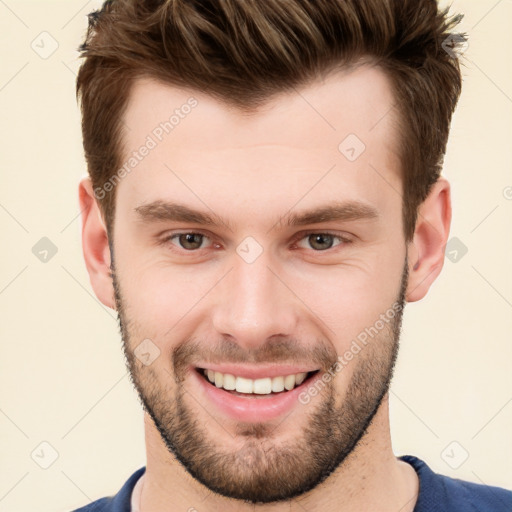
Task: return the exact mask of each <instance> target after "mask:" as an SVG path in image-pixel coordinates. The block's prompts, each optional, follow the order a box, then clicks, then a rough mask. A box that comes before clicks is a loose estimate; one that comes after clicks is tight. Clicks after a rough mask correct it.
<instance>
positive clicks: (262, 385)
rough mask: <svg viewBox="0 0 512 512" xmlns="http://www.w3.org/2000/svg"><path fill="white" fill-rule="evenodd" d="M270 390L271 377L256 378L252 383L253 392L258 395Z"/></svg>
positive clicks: (267, 392) (266, 393) (265, 393)
mask: <svg viewBox="0 0 512 512" xmlns="http://www.w3.org/2000/svg"><path fill="white" fill-rule="evenodd" d="M271 391H272V379H271V378H270V377H267V378H265V379H256V380H255V381H254V384H253V393H257V394H258V395H268V394H269V393H270V392H271Z"/></svg>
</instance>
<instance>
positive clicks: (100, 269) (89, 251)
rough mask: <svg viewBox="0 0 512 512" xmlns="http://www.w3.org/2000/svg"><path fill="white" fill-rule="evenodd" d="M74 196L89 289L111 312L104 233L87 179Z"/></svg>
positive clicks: (105, 234)
mask: <svg viewBox="0 0 512 512" xmlns="http://www.w3.org/2000/svg"><path fill="white" fill-rule="evenodd" d="M78 196H79V201H80V211H81V212H82V251H83V255H84V260H85V265H86V267H87V272H88V273H89V279H90V282H91V286H92V288H93V290H94V293H95V294H96V296H97V297H98V299H99V300H100V301H101V302H102V303H103V304H104V305H105V306H107V307H109V308H112V309H115V300H114V287H113V284H112V277H111V273H110V262H111V255H110V247H109V244H108V233H107V229H106V226H105V223H104V220H103V217H102V215H101V210H100V208H99V205H98V201H97V199H96V197H95V196H94V191H93V187H92V183H91V180H90V178H89V177H87V178H83V179H82V180H81V181H80V184H79V187H78Z"/></svg>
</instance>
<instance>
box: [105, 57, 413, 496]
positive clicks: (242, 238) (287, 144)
mask: <svg viewBox="0 0 512 512" xmlns="http://www.w3.org/2000/svg"><path fill="white" fill-rule="evenodd" d="M191 96H194V98H195V99H196V100H197V104H196V105H195V106H194V107H193V108H182V106H183V105H186V104H187V100H189V98H190V97H191ZM188 104H189V105H190V104H191V103H188ZM392 104H393V98H392V94H391V90H390V86H389V84H388V82H387V80H386V79H385V77H384V75H383V74H382V73H381V72H380V71H379V70H377V69H376V68H370V67H362V68H360V69H358V70H356V71H354V72H352V73H338V74H336V75H332V76H331V77H329V78H328V79H327V80H326V81H325V82H323V83H321V82H319V83H317V84H315V85H313V86H310V87H308V88H307V89H302V90H301V91H300V94H299V93H296V94H295V93H294V94H289V95H282V96H280V97H278V98H276V99H275V101H272V102H271V103H269V104H268V105H267V106H266V107H265V108H263V109H261V111H259V112H258V113H257V114H255V115H252V116H243V115H241V114H240V113H239V112H237V111H236V110H234V109H228V108H227V107H225V106H223V105H222V104H220V103H218V102H216V101H215V100H214V99H212V98H208V97H206V96H204V95H201V94H196V93H191V92H190V91H184V90H179V89H177V88H173V87H170V86H165V85H162V84H157V83H155V82H151V81H148V80H145V81H139V82H138V83H137V84H136V85H135V87H134V88H133V91H132V97H131V100H130V103H129V105H128V109H127V111H126V115H125V119H124V120H125V122H126V125H127V127H128V129H127V130H126V133H125V143H126V148H127V152H126V160H127V161H128V159H129V157H130V156H132V152H133V151H138V157H137V163H136V165H133V166H132V167H133V169H132V170H131V171H130V172H129V173H127V175H126V176H125V177H124V178H123V179H122V180H121V181H120V183H119V184H118V185H117V187H116V191H115V193H116V194H117V198H116V217H115V223H114V233H113V239H112V240H111V247H112V249H113V260H114V266H115V272H114V280H115V291H116V301H117V309H118V312H119V320H120V323H121V329H122V334H123V339H124V349H125V354H126V357H127V361H128V366H129V370H130V373H131V376H132V379H133V382H134V385H135V386H136V389H137V391H138V393H139V395H140V397H141V400H142V402H143V404H144V406H145V408H146V411H147V412H148V414H149V415H150V416H151V418H152V420H153V422H154V424H155V426H156V428H157V429H158V431H159V433H160V435H161V437H162V440H163V441H164V442H165V445H166V446H167V448H168V450H169V452H171V453H172V454H173V455H174V456H175V457H176V458H177V459H178V460H179V461H180V462H181V464H182V465H183V466H184V467H185V468H186V469H187V470H188V471H189V473H190V474H191V475H193V476H194V477H195V478H196V479H197V480H199V481H200V482H202V483H203V484H204V485H205V486H207V487H208V488H210V489H211V490H213V491H215V492H217V493H219V494H222V495H224V496H228V497H232V498H238V499H243V500H248V501H250V502H271V501H277V500H285V499H290V498H292V497H295V496H298V495H300V494H302V493H303V492H305V491H307V490H309V489H312V488H314V487H315V486H316V485H318V484H319V483H320V482H322V481H323V480H324V479H325V478H326V477H327V476H328V475H329V474H330V473H331V472H332V471H334V470H335V469H336V468H337V467H338V466H339V465H340V464H342V463H343V461H344V460H345V458H346V457H347V455H349V454H350V453H351V452H352V450H353V449H354V447H355V446H356V443H357V442H358V441H359V439H360V438H361V437H362V436H363V434H364V432H365V429H366V428H367V427H368V425H369V423H370V421H371V420H372V418H373V417H374V415H375V413H376V412H377V410H378V408H379V405H380V404H381V403H382V399H383V397H384V396H385V395H386V393H387V389H388V385H389V381H390V378H391V375H392V371H393V365H394V361H395V357H396V353H397V349H398V338H399V332H400V323H401V314H402V308H403V304H404V297H405V295H404V294H405V288H406V285H407V258H406V244H405V241H404V239H403V235H402V221H401V208H402V197H401V190H402V189H401V180H400V177H399V167H398V165H399V162H398V157H397V155H396V154H395V152H394V148H395V144H396V141H395V138H396V131H395V127H394V125H393V119H394V115H395V114H394V112H393V111H392V110H391V105H392ZM176 109H181V110H180V111H179V113H178V115H177V116H176V118H179V121H178V122H176V118H174V122H175V123H176V124H175V126H174V127H173V128H172V129H170V128H169V125H167V127H166V128H167V130H168V133H166V131H165V130H164V129H163V128H162V126H163V125H160V123H165V121H167V120H169V118H170V117H171V115H173V113H174V111H175V110H176ZM187 112H188V113H187ZM180 114H181V115H180ZM158 127H160V130H159V129H158ZM148 137H149V138H148ZM160 139H161V140H160ZM151 141H153V143H152V142H151ZM363 144H364V146H363ZM142 145H146V146H147V147H149V150H148V151H144V150H142V151H140V150H139V148H141V146H142ZM141 153H145V154H146V156H141ZM133 163H134V162H132V164H133ZM334 203H337V204H338V205H343V204H347V203H353V205H355V207H352V208H344V213H345V215H344V216H342V217H340V218H338V219H329V218H327V217H326V216H324V217H322V218H316V219H308V221H307V223H306V224H297V223H293V222H292V223H289V222H288V220H289V219H290V218H292V217H294V218H299V217H301V216H302V214H303V213H304V212H306V211H308V212H309V211H312V210H316V209H319V208H326V207H330V206H332V205H333V204H334ZM171 204H179V205H181V206H185V207H187V208H189V209H194V210H199V211H201V212H203V213H204V214H207V215H209V216H210V217H214V218H221V219H223V222H222V223H220V222H219V223H217V224H205V223H204V222H197V221H198V219H194V218H188V220H177V219H176V218H175V217H173V216H172V215H171V214H172V213H176V212H177V211H178V209H177V208H172V207H171V206H170V205H171ZM356 206H358V207H359V208H357V207H356ZM370 212H373V215H369V213H370ZM187 233H188V236H187ZM180 235H181V236H180ZM365 334H366V336H365ZM363 340H365V341H364V342H363ZM354 342H355V344H354ZM356 346H357V347H358V348H356ZM349 353H351V354H352V357H350V354H349ZM338 358H340V359H338ZM337 360H338V364H336V361H337ZM340 361H342V362H340ZM223 365H231V366H232V368H231V369H230V372H229V373H230V374H234V376H235V377H236V376H237V374H238V375H239V376H244V375H247V373H245V371H246V370H247V369H249V370H250V369H254V370H258V369H260V370H261V373H259V374H258V373H255V374H254V375H256V376H258V378H260V377H261V378H264V379H265V377H275V376H277V375H288V374H289V373H294V372H290V371H285V370H283V369H282V368H277V365H280V366H284V367H286V366H289V367H290V368H295V369H301V370H303V371H306V372H309V371H315V370H317V373H315V374H314V375H312V376H310V375H309V373H308V378H307V379H306V380H305V381H304V382H303V383H302V384H301V385H300V386H298V387H297V388H296V389H294V390H293V391H290V390H286V389H285V390H284V391H281V392H279V393H277V392H276V393H272V394H270V395H267V394H236V393H235V392H233V391H228V390H223V389H221V388H220V387H217V386H216V385H215V384H211V383H209V382H208V381H207V379H206V377H205V376H204V372H203V371H202V370H199V369H204V368H210V369H212V368H213V369H215V368H220V367H222V366H223ZM272 370H275V371H274V372H272ZM329 370H330V372H331V373H328V372H329ZM280 372H281V373H280ZM225 373H228V372H225ZM266 374H268V375H266ZM326 375H330V376H331V378H325V377H324V379H322V377H323V376H326ZM228 379H229V378H228ZM228 382H229V380H228ZM239 382H242V380H241V379H240V380H239ZM266 382H268V379H267V380H265V381H262V384H263V386H264V385H265V383H266ZM271 382H273V381H271ZM276 382H277V381H276ZM315 390H316V392H315Z"/></svg>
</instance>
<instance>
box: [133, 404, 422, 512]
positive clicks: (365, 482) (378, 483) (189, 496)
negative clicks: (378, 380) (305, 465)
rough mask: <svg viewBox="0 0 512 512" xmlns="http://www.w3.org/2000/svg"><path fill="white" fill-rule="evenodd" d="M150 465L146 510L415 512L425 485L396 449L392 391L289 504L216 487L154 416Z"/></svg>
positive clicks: (142, 508) (143, 507)
mask: <svg viewBox="0 0 512 512" xmlns="http://www.w3.org/2000/svg"><path fill="white" fill-rule="evenodd" d="M144 424H145V434H146V452H147V464H146V472H145V474H144V481H143V488H142V496H141V503H140V512H148V511H151V512H177V511H183V510H190V511H194V510H196V509H197V510H208V511H209V512H221V511H222V512H255V511H257V512H270V511H271V512H295V511H297V512H302V511H303V510H308V511H309V512H320V511H322V512H349V511H365V510H372V511H378V512H396V511H397V510H400V511H401V512H413V510H414V505H415V503H416V499H417V495H418V489H419V483H418V477H417V475H416V472H415V470H414V468H413V467H412V466H410V465H409V464H407V463H406V462H403V461H400V460H398V459H397V458H396V457H395V455H394V454H393V451H392V447H391V435H390V430H389V395H386V397H385V398H384V400H383V401H382V403H381V405H380V407H379V410H378V411H377V413H376V415H375V417H374V419H373V421H372V422H371V424H370V426H369V427H368V429H367V431H366V434H365V435H364V436H363V437H362V438H361V440H360V441H359V443H358V444H357V446H356V448H355V449H354V450H353V451H352V453H351V454H350V455H349V456H348V457H347V458H346V459H345V461H344V462H343V463H342V464H341V465H340V466H339V467H338V468H337V469H336V471H334V472H333V473H332V474H331V475H330V476H329V477H328V478H327V480H325V481H324V482H322V483H321V484H320V485H319V486H317V487H316V488H314V489H312V490H310V491H308V492H307V493H305V494H303V495H302V496H300V497H298V498H295V499H293V500H290V501H288V502H279V503H271V504H258V505H253V504H247V503H244V502H242V501H238V500H233V499H230V498H226V497H224V496H221V495H219V494H216V493H215V492H212V491H210V490H209V489H207V488H206V487H205V486H203V485H202V484H201V483H199V482H198V481H197V480H195V479H194V478H193V477H192V476H191V475H190V474H189V473H188V472H187V471H186V470H185V469H184V468H183V466H182V465H181V464H180V463H179V461H178V460H176V458H175V457H174V456H173V455H172V454H171V453H169V451H168V450H167V447H166V446H165V444H164V442H163V441H162V439H161V437H160V434H159V432H158V430H157V429H156V427H155V426H154V424H153V422H152V420H151V418H150V417H149V416H148V414H147V413H146V414H145V417H144Z"/></svg>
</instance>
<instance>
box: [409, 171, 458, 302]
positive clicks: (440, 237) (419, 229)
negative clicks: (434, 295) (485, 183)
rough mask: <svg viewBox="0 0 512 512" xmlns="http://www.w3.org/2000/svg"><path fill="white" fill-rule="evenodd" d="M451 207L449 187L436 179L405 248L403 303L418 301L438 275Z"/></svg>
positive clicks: (441, 265) (447, 232) (441, 264)
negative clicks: (406, 279)
mask: <svg viewBox="0 0 512 512" xmlns="http://www.w3.org/2000/svg"><path fill="white" fill-rule="evenodd" d="M451 220H452V205H451V198H450V184H449V183H448V181H447V180H446V179H445V178H442V177H441V178H439V179H438V180H437V181H436V183H435V184H434V185H433V186H432V189H431V191H430V193H429V195H428V196H427V198H426V199H425V201H424V202H423V203H422V204H421V205H420V207H419V210H418V219H417V221H416V228H415V231H414V237H413V240H412V241H411V242H410V243H409V244H408V247H407V248H408V261H409V282H408V285H407V290H406V300H407V302H416V301H418V300H421V299H422V298H423V297H425V295H426V294H427V292H428V290H429V288H430V286H431V285H432V283H433V282H434V281H435V279H436V278H437V276H438V275H439V274H440V272H441V269H442V268H443V264H444V250H445V247H446V242H447V240H448V235H449V233H450V223H451Z"/></svg>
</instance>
